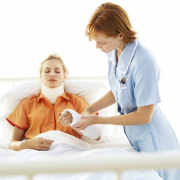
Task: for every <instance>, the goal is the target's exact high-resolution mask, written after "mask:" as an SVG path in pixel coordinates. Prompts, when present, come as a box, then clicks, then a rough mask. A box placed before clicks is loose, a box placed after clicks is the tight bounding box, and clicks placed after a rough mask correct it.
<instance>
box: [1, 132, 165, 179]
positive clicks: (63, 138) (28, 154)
mask: <svg viewBox="0 0 180 180" xmlns="http://www.w3.org/2000/svg"><path fill="white" fill-rule="evenodd" d="M37 137H42V138H48V139H52V140H54V143H53V144H52V146H51V147H50V149H49V151H36V150H32V149H25V150H21V151H18V152H17V151H12V150H7V149H6V150H5V149H4V150H3V149H1V150H0V158H9V160H11V159H14V158H15V159H17V158H18V159H24V160H26V159H28V160H32V161H37V160H43V159H47V158H51V159H52V160H53V159H54V158H61V157H68V158H69V157H77V158H83V157H99V156H101V157H107V156H112V155H113V156H116V155H117V156H118V155H121V154H122V153H124V154H126V153H127V154H128V153H129V152H128V151H126V150H123V149H122V148H119V147H114V148H103V146H102V145H100V144H89V143H87V142H84V141H82V140H80V139H77V138H75V137H73V136H71V135H68V134H66V133H63V132H60V131H49V132H46V133H42V134H40V135H38V136H37ZM100 148H101V149H100ZM73 163H77V165H78V161H77V162H73ZM2 179H3V180H15V179H18V180H21V179H22V180H25V177H24V176H9V177H8V176H3V177H2V176H1V177H0V180H2ZM34 179H35V180H42V179H43V180H46V179H47V180H49V179H52V180H56V179H57V180H59V179H62V180H64V179H65V180H97V179H100V180H109V179H113V173H111V172H99V173H93V172H90V173H89V172H88V173H78V174H44V175H42V174H39V175H36V176H35V177H34ZM123 180H162V179H161V178H160V177H159V176H158V174H157V173H156V172H155V171H154V170H148V171H129V172H125V173H124V174H123Z"/></svg>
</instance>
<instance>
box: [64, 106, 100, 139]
mask: <svg viewBox="0 0 180 180" xmlns="http://www.w3.org/2000/svg"><path fill="white" fill-rule="evenodd" d="M66 112H69V113H71V115H72V117H73V121H72V123H71V124H70V126H73V125H75V124H77V123H78V122H80V121H82V119H81V118H80V117H81V115H80V114H78V113H77V112H76V111H74V110H72V109H65V110H64V111H63V112H62V113H66ZM80 132H81V133H82V134H83V135H84V136H87V137H89V138H91V139H97V138H99V137H100V136H101V134H102V128H101V126H100V125H99V124H94V125H90V126H88V127H87V128H86V129H84V130H80Z"/></svg>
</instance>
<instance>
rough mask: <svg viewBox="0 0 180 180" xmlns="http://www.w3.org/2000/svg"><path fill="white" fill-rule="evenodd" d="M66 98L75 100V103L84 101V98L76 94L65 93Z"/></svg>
mask: <svg viewBox="0 0 180 180" xmlns="http://www.w3.org/2000/svg"><path fill="white" fill-rule="evenodd" d="M66 96H67V97H68V98H69V99H73V100H77V101H84V98H83V97H82V96H78V95H77V94H72V93H66Z"/></svg>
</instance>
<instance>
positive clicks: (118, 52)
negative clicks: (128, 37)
mask: <svg viewBox="0 0 180 180" xmlns="http://www.w3.org/2000/svg"><path fill="white" fill-rule="evenodd" d="M126 44H127V43H126V42H124V41H121V43H120V44H119V46H118V47H117V48H116V50H117V52H116V57H117V62H118V60H119V58H120V56H121V54H122V52H123V50H124V48H125V46H126Z"/></svg>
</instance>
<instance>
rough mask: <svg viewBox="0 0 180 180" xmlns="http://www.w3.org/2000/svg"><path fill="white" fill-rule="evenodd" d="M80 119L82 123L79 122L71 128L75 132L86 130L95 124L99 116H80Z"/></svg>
mask: <svg viewBox="0 0 180 180" xmlns="http://www.w3.org/2000/svg"><path fill="white" fill-rule="evenodd" d="M81 119H82V121H80V122H78V123H77V124H75V125H73V126H72V128H73V129H75V130H76V131H80V130H83V129H86V128H87V127H88V126H90V125H92V124H96V122H97V121H98V119H99V116H97V115H82V116H81Z"/></svg>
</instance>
